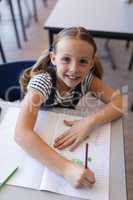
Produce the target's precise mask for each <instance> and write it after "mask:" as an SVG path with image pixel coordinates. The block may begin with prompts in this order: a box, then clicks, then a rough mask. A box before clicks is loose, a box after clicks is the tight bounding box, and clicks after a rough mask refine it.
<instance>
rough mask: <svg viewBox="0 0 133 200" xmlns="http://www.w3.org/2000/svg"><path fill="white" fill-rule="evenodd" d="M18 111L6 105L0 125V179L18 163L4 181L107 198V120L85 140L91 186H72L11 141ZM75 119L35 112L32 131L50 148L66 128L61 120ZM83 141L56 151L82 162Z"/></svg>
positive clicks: (108, 134)
mask: <svg viewBox="0 0 133 200" xmlns="http://www.w3.org/2000/svg"><path fill="white" fill-rule="evenodd" d="M18 114H19V108H15V107H10V108H9V109H8V111H7V113H6V114H5V116H4V118H3V121H2V122H1V124H0V182H2V180H3V179H4V178H5V177H6V176H7V175H8V174H9V173H10V170H11V171H12V170H13V169H14V168H15V167H16V166H19V169H18V171H17V173H16V174H15V175H14V176H13V177H12V178H11V179H10V181H9V182H8V184H11V185H16V186H22V187H28V188H33V189H37V190H47V191H51V192H56V193H60V194H65V195H70V196H74V197H79V198H84V199H90V200H108V199H109V160H110V123H108V124H106V125H104V126H102V127H100V128H98V129H97V130H95V131H93V132H92V134H91V136H90V137H89V138H88V139H87V142H88V143H89V151H88V166H89V167H90V168H91V169H92V171H93V172H94V173H95V177H96V184H95V186H94V187H93V188H92V189H89V188H82V189H75V188H73V187H72V186H71V185H70V184H69V183H68V182H67V181H66V180H65V179H64V178H62V177H60V176H58V175H56V174H55V173H54V172H52V171H50V170H49V169H48V168H47V167H46V166H43V165H42V164H40V163H39V162H38V161H36V160H35V159H33V158H32V157H30V156H29V155H28V154H27V153H26V152H24V151H23V150H22V149H21V148H20V147H19V146H18V145H17V144H16V143H15V142H14V128H15V124H16V120H17V117H18ZM79 118H80V117H77V116H70V115H66V114H61V113H53V112H48V111H39V115H38V118H37V122H36V125H35V131H36V132H37V133H38V134H39V135H40V137H41V138H42V139H43V140H45V141H46V142H47V143H48V144H49V145H50V146H51V147H52V144H53V141H54V139H55V138H56V137H57V135H59V134H61V133H63V131H64V130H66V129H67V128H68V127H66V126H65V125H64V123H63V119H69V120H75V119H79ZM85 143H86V141H85ZM85 143H83V144H81V145H80V146H79V147H78V148H77V149H76V150H75V151H74V152H70V151H69V150H68V149H67V148H66V149H65V150H61V151H58V152H59V153H60V154H62V155H63V156H65V157H67V158H68V159H71V160H73V162H77V163H79V164H82V163H84V157H85V156H84V154H85ZM52 148H53V147H52Z"/></svg>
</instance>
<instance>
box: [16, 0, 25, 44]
mask: <svg viewBox="0 0 133 200" xmlns="http://www.w3.org/2000/svg"><path fill="white" fill-rule="evenodd" d="M17 4H18V9H19V14H20V22H21V27H22V33H23V38H24V41H26V42H27V36H26V31H25V26H24V18H23V13H22V8H21V2H20V0H17Z"/></svg>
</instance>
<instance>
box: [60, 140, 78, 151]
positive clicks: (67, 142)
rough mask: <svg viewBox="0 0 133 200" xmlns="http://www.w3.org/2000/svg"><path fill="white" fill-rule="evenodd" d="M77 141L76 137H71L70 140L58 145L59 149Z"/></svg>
mask: <svg viewBox="0 0 133 200" xmlns="http://www.w3.org/2000/svg"><path fill="white" fill-rule="evenodd" d="M74 141H75V138H70V139H69V140H66V141H64V142H63V143H62V144H60V145H59V146H57V148H58V149H63V148H65V147H68V146H69V145H71V144H72V143H73V142H74Z"/></svg>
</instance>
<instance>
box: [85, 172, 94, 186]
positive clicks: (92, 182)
mask: <svg viewBox="0 0 133 200" xmlns="http://www.w3.org/2000/svg"><path fill="white" fill-rule="evenodd" d="M84 178H85V179H86V180H87V181H89V183H90V184H94V183H95V182H96V180H95V175H94V173H93V172H91V171H90V172H89V175H87V176H86V175H85V176H84Z"/></svg>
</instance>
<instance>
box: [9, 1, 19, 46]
mask: <svg viewBox="0 0 133 200" xmlns="http://www.w3.org/2000/svg"><path fill="white" fill-rule="evenodd" d="M8 2H9V6H10V11H11V15H12V20H13V24H14V29H15V34H16V38H17V44H18V47H19V48H21V43H20V38H19V34H18V29H17V24H16V20H15V15H14V10H13V5H12V0H8Z"/></svg>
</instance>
